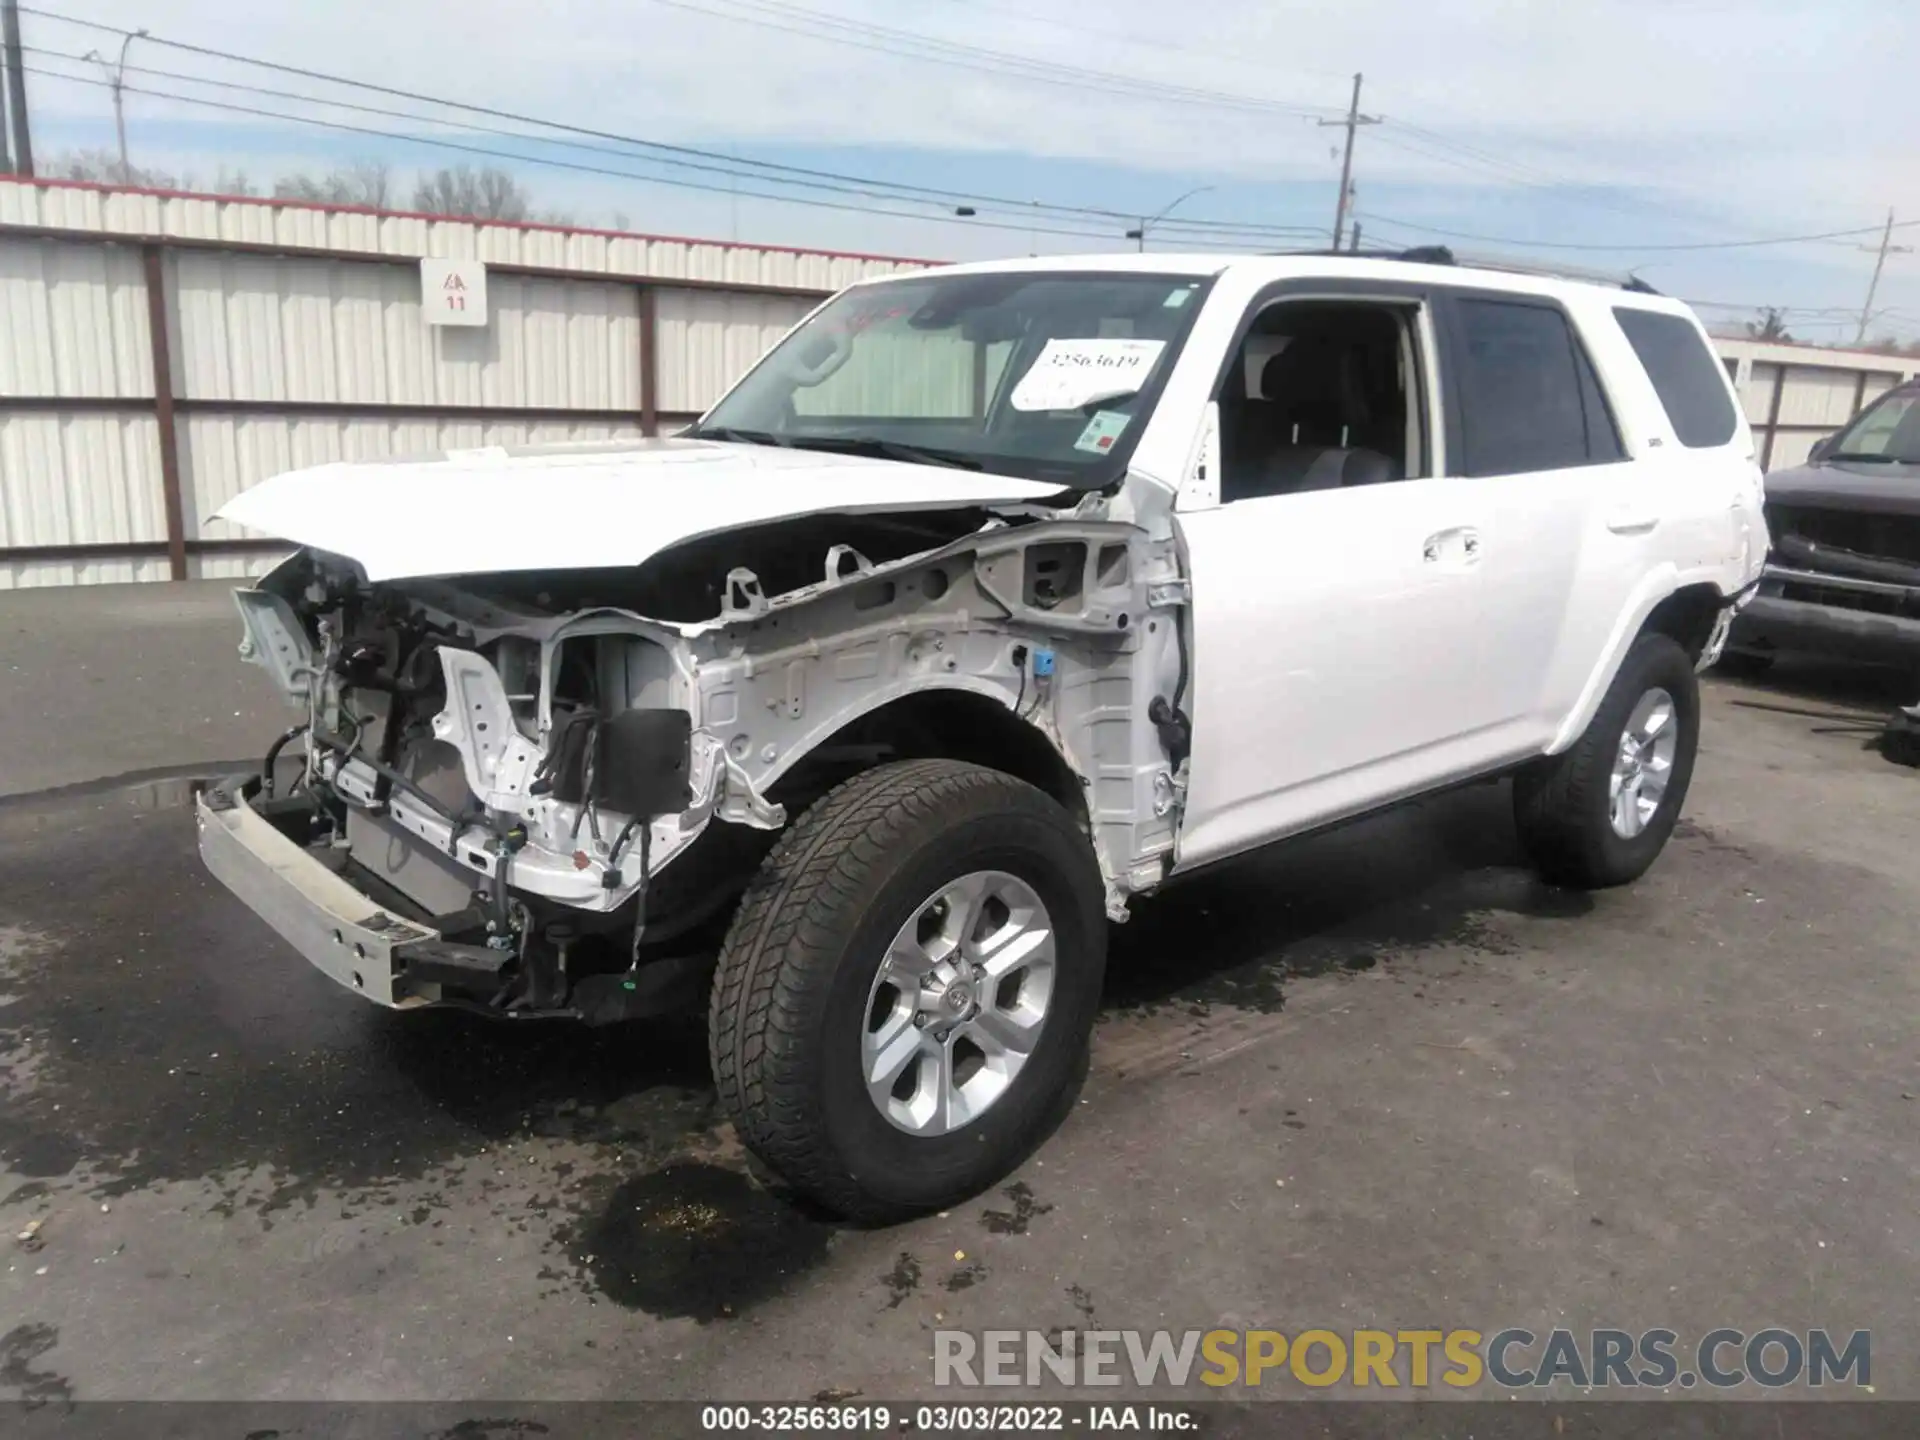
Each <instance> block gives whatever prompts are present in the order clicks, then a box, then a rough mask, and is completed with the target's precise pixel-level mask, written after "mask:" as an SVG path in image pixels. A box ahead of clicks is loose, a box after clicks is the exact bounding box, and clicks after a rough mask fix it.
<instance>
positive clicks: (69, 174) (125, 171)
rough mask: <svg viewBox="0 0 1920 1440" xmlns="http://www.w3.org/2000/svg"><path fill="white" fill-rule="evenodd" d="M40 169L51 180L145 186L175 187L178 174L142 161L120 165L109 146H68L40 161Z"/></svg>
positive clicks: (148, 188) (158, 187) (157, 187)
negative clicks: (88, 148)
mask: <svg viewBox="0 0 1920 1440" xmlns="http://www.w3.org/2000/svg"><path fill="white" fill-rule="evenodd" d="M38 169H39V171H40V173H41V174H42V175H44V176H46V177H47V178H49V179H52V180H85V181H89V182H91V183H92V184H95V185H138V186H140V187H142V188H143V189H147V190H178V189H181V188H182V186H181V184H180V177H179V176H178V175H174V174H171V173H170V172H168V171H165V170H153V169H149V168H147V167H146V166H143V165H122V164H121V163H120V157H119V156H118V155H116V154H114V153H113V152H112V151H111V150H68V151H65V152H64V153H62V154H59V155H55V156H54V157H53V158H52V159H51V160H48V161H44V162H42V163H41V164H40V165H39V167H38Z"/></svg>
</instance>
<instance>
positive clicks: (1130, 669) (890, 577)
mask: <svg viewBox="0 0 1920 1440" xmlns="http://www.w3.org/2000/svg"><path fill="white" fill-rule="evenodd" d="M1106 507H1107V502H1106V500H1105V499H1104V498H1103V497H1100V496H1088V497H1085V499H1084V503H1082V504H1081V505H1080V506H1079V507H1078V508H1077V509H1075V510H1073V511H1072V512H1065V513H1063V512H1058V511H1053V510H1048V509H1043V508H1041V507H1038V506H1017V507H1008V506H995V507H976V508H949V509H938V510H920V511H912V512H906V513H893V512H883V513H867V514H819V515H803V516H798V517H793V518H788V519H785V520H781V521H778V522H775V523H768V524H764V525H760V526H757V527H753V528H748V529H739V530H730V531H725V532H722V533H720V534H714V535H707V536H704V537H700V538H697V539H692V540H688V541H686V542H683V543H681V544H678V545H675V546H673V547H672V548H670V549H667V550H664V551H662V552H660V553H658V554H656V555H654V556H653V557H652V558H651V559H649V560H648V561H646V563H644V564H642V565H639V566H636V567H631V568H622V569H585V570H529V571H521V572H503V573H489V574H483V575H463V576H457V577H452V578H432V579H420V578H406V579H396V580H390V581H385V582H380V583H370V582H368V581H367V580H366V579H365V575H364V571H363V570H362V569H361V568H360V566H358V565H357V564H355V563H354V562H352V561H350V560H347V559H344V558H341V557H338V556H334V555H330V554H328V553H326V552H324V551H319V550H313V549H308V550H303V551H301V552H299V553H298V554H296V555H295V556H294V557H293V558H291V559H290V560H288V561H287V562H286V563H284V564H283V565H282V566H280V567H279V568H278V569H276V570H275V571H274V572H272V573H271V574H270V575H268V576H267V577H265V578H264V579H263V580H262V581H261V582H260V583H259V584H258V586H257V587H256V588H253V589H250V590H242V591H240V592H238V593H237V597H236V598H237V600H238V603H239V605H240V609H241V612H242V615H243V618H244V620H245V624H246V631H247V636H246V640H245V642H244V644H243V651H244V653H246V654H247V655H248V657H249V658H251V659H252V660H254V661H255V662H256V663H258V664H260V665H261V666H263V667H264V668H266V669H267V670H268V671H269V672H270V673H271V674H272V675H273V677H274V678H275V680H276V682H277V683H278V685H279V686H280V688H281V689H282V691H283V692H284V693H285V694H286V696H287V697H288V698H289V700H290V701H292V702H293V703H294V704H295V705H297V706H298V707H300V708H301V709H302V710H303V711H304V718H303V719H302V720H301V721H300V723H299V724H297V725H295V726H293V727H292V728H290V729H289V730H288V732H287V733H286V734H285V735H283V736H282V737H281V739H280V741H279V742H277V743H276V745H275V747H274V750H273V752H272V753H271V754H270V755H269V756H268V759H267V764H266V766H265V769H264V774H263V777H262V780H261V786H260V789H261V793H260V794H259V796H258V798H257V799H256V800H254V801H253V802H252V806H253V808H254V809H255V810H256V811H257V812H259V813H260V814H261V815H263V816H264V817H265V818H267V819H268V820H269V821H270V822H271V823H272V824H273V825H274V827H275V828H277V829H278V830H280V831H281V833H282V834H284V835H286V836H288V837H290V838H292V839H293V840H295V841H296V842H297V843H298V844H300V845H301V846H302V847H303V848H304V849H305V850H306V851H307V852H308V853H309V854H310V855H312V856H314V857H315V858H318V859H320V860H321V861H322V862H323V863H324V864H326V865H327V866H328V868H329V869H331V870H332V871H333V872H334V873H335V874H337V875H338V876H339V877H340V878H341V879H343V880H344V881H346V882H347V883H348V884H349V885H351V886H352V887H353V889H354V890H355V891H357V892H358V893H360V894H362V895H364V896H366V897H367V898H368V900H370V901H372V902H373V903H374V904H376V905H378V906H380V907H383V909H384V910H386V911H388V912H390V913H392V914H394V915H400V916H404V917H405V918H406V919H407V920H409V921H411V922H414V923H416V924H418V925H420V926H423V927H425V930H426V931H428V932H431V933H432V934H437V935H438V936H439V937H440V940H439V941H438V942H433V943H428V944H424V945H419V944H416V945H411V946H406V947H401V949H402V950H404V951H406V952H407V953H406V954H405V956H404V958H403V959H401V958H397V959H396V960H395V962H394V964H395V974H394V975H393V976H392V977H391V994H392V996H393V1003H395V1004H436V1003H438V1004H457V1005H465V1006H469V1007H475V1008H481V1009H485V1010H489V1011H493V1012H499V1013H506V1014H511V1015H520V1016H533V1015H557V1014H565V1015H574V1016H579V1017H582V1018H586V1019H589V1020H612V1019H618V1018H624V1017H627V1016H632V1015H640V1014H648V1013H657V1012H659V1011H662V1010H666V1009H672V1008H678V1006H680V1005H681V1004H683V1003H687V1002H689V1001H694V1000H697V999H699V998H700V997H701V995H702V994H703V993H704V986H705V984H706V981H707V977H708V974H709V973H710V968H711V963H712V956H713V954H714V952H715V951H716V949H717V948H718V945H719V943H720V940H721V938H722V936H723V934H724V931H725V927H726V925H727V924H728V922H729V919H730V917H731V915H732V912H733V909H734V902H735V900H736V899H737V898H738V896H739V895H740V893H741V892H742V890H743V889H744V888H745V887H746V885H747V883H748V882H749V880H750V879H751V877H752V875H753V873H754V871H755V869H756V867H757V866H758V864H759V862H760V860H761V859H762V858H763V857H764V856H765V854H766V852H767V851H768V850H769V849H770V848H771V846H772V845H773V843H774V841H775V839H776V838H777V834H778V832H779V830H780V829H781V828H782V827H783V826H784V824H785V822H786V820H787V818H788V817H789V816H791V815H795V814H798V813H799V812H800V811H801V810H802V809H804V808H805V807H806V806H807V805H809V804H810V803H812V802H813V801H814V800H815V799H817V798H818V797H819V796H820V795H822V794H824V793H825V792H826V791H827V790H828V789H830V788H831V787H832V786H833V785H835V784H837V783H839V782H840V781H842V780H844V779H846V778H847V777H848V776H850V775H851V774H854V773H856V772H858V771H860V770H863V769H866V768H868V767H870V766H873V765H875V764H880V763H884V762H885V761H887V760H891V759H897V758H911V757H914V756H918V755H936V754H937V755H949V756H954V757H956V758H973V759H979V760H981V761H982V762H983V763H990V764H994V765H996V766H998V767H999V768H1002V769H1006V770H1009V771H1010V772H1012V773H1014V774H1016V775H1019V776H1020V777H1021V778H1024V779H1027V780H1029V781H1031V782H1032V783H1034V784H1037V785H1039V786H1041V788H1043V789H1045V790H1047V791H1048V792H1049V793H1051V794H1053V795H1054V796H1055V798H1057V799H1059V800H1061V801H1062V802H1063V803H1065V804H1066V805H1067V806H1068V808H1069V810H1070V811H1071V812H1072V813H1074V814H1075V815H1077V816H1079V817H1081V818H1082V820H1083V822H1084V824H1085V825H1086V828H1087V831H1088V835H1089V838H1090V841H1091V843H1092V845H1093V848H1094V851H1095V854H1096V856H1097V857H1098V860H1099V863H1100V867H1101V870H1102V873H1103V875H1104V877H1105V880H1106V884H1107V892H1108V910H1109V913H1110V914H1111V915H1112V916H1113V917H1114V918H1116V919H1123V918H1124V917H1125V907H1126V900H1127V897H1128V896H1129V895H1130V894H1132V893H1135V892H1138V891H1142V890H1145V889H1149V888H1151V887H1152V886H1153V885H1156V884H1157V883H1159V881H1160V880H1161V879H1162V878H1163V877H1164V875H1165V873H1166V871H1167V869H1168V867H1169V866H1170V864H1171V859H1172V853H1173V846H1174V837H1175V825H1176V822H1177V818H1178V811H1179V805H1180V799H1181V795H1182V793H1183V790H1184V785H1185V760H1186V749H1187V729H1188V727H1187V722H1186V719H1185V716H1184V713H1183V711H1182V703H1183V696H1184V692H1185V690H1186V687H1187V684H1188V678H1189V677H1188V673H1187V661H1186V643H1185V637H1184V625H1185V620H1186V613H1187V607H1186V586H1185V582H1184V581H1183V580H1182V578H1181V571H1180V565H1179V561H1178V557H1177V554H1176V552H1175V547H1174V540H1173V539H1172V537H1171V535H1167V536H1165V537H1162V538H1155V537H1153V536H1150V534H1149V533H1148V531H1146V530H1143V529H1142V528H1140V527H1139V526H1137V525H1135V524H1132V523H1129V522H1128V521H1126V520H1123V519H1116V518H1109V515H1108V511H1107V508H1106ZM336 938H337V937H336ZM399 954H400V952H399V951H396V955H397V956H398V955H399ZM356 978H358V977H356Z"/></svg>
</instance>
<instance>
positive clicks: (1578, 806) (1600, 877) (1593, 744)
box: [1513, 634, 1700, 890]
mask: <svg viewBox="0 0 1920 1440" xmlns="http://www.w3.org/2000/svg"><path fill="white" fill-rule="evenodd" d="M1656 691H1664V692H1665V693H1666V694H1667V696H1668V697H1670V699H1671V702H1672V703H1671V712H1672V713H1671V718H1670V719H1669V721H1668V722H1667V725H1666V726H1663V727H1661V730H1662V732H1663V733H1664V731H1665V730H1666V729H1667V728H1668V727H1671V731H1672V734H1673V751H1672V755H1671V757H1670V760H1669V762H1668V765H1667V768H1666V769H1665V771H1664V772H1663V774H1664V789H1663V790H1662V791H1661V793H1660V795H1659V798H1658V803H1657V805H1655V806H1654V808H1653V810H1652V813H1651V814H1650V815H1646V816H1644V817H1643V818H1641V819H1640V820H1639V829H1638V830H1637V831H1636V832H1635V833H1632V834H1623V833H1622V831H1621V829H1620V828H1619V827H1618V826H1617V825H1616V823H1615V817H1614V794H1613V787H1612V780H1613V774H1614V765H1615V760H1616V758H1618V757H1620V756H1621V754H1622V747H1623V741H1624V740H1625V737H1626V731H1627V727H1628V723H1629V721H1630V720H1632V719H1633V718H1634V717H1635V713H1636V710H1637V709H1638V708H1639V707H1640V706H1641V704H1642V702H1643V700H1645V699H1647V698H1648V697H1650V696H1652V695H1653V694H1654V692H1656ZM1699 742H1700V687H1699V680H1698V677H1697V676H1696V675H1695V673H1694V668H1693V662H1692V660H1690V659H1689V658H1688V656H1687V652H1686V651H1685V650H1683V649H1681V648H1680V646H1679V644H1678V643H1677V642H1676V641H1674V640H1673V639H1672V638H1671V637H1670V636H1666V635H1660V634H1648V635H1642V636H1641V637H1640V638H1639V639H1637V640H1635V641H1634V642H1633V647H1632V648H1631V649H1630V650H1628V651H1627V656H1626V659H1625V660H1624V661H1622V662H1621V665H1620V670H1619V673H1618V674H1617V675H1615V676H1614V679H1613V684H1612V685H1611V686H1610V687H1608V690H1607V693H1606V697H1605V698H1604V699H1603V700H1602V701H1601V702H1600V708H1599V710H1598V711H1596V712H1595V714H1594V717H1593V719H1592V721H1591V722H1589V724H1588V725H1587V728H1586V730H1585V731H1583V732H1582V733H1581V735H1580V738H1579V739H1578V740H1576V741H1574V743H1573V744H1572V745H1571V746H1570V747H1569V748H1568V749H1567V750H1565V751H1563V752H1562V753H1561V754H1559V755H1554V756H1550V757H1548V758H1547V759H1544V760H1541V761H1538V762H1536V763H1535V764H1533V765H1531V766H1529V767H1528V768H1527V769H1525V770H1523V771H1521V772H1520V774H1518V775H1516V776H1515V777H1514V783H1513V810H1514V820H1515V823H1516V825H1517V826H1518V829H1519V832H1520V843H1521V845H1522V847H1523V848H1524V849H1525V850H1526V851H1527V854H1528V856H1529V858H1531V859H1532V861H1533V863H1534V865H1535V866H1536V867H1537V868H1538V869H1539V871H1540V873H1541V875H1542V876H1544V877H1545V878H1546V879H1548V880H1550V881H1552V882H1554V883H1555V884H1559V885H1566V886H1571V887H1574V888H1577V889H1589V890H1591V889H1602V888H1604V887H1607V886H1610V885H1624V884H1626V883H1627V882H1628V881H1630V880H1637V879H1639V878H1640V876H1641V875H1643V874H1645V873H1646V870H1647V867H1648V866H1650V865H1652V864H1653V862H1654V860H1655V858H1656V857H1658V855H1659V854H1660V851H1661V849H1662V848H1663V847H1664V846H1665V845H1666V843H1667V837H1668V836H1670V835H1671V834H1672V833H1673V826H1674V822H1675V820H1677V819H1678V818H1679V815H1680V808H1681V806H1682V805H1684V804H1685V803H1686V798H1687V786H1688V784H1689V783H1690V782H1691V781H1692V779H1693V762H1694V755H1695V753H1696V751H1697V750H1698V748H1699ZM1655 751H1657V746H1656V747H1654V750H1650V751H1649V754H1650V755H1651V757H1652V759H1653V760H1655V761H1657V758H1658V756H1657V753H1655ZM1654 769H1655V766H1654V765H1653V764H1651V763H1649V764H1648V766H1647V770H1648V772H1649V773H1652V772H1653V771H1654ZM1650 783H1651V782H1649V781H1644V780H1643V782H1642V790H1641V792H1638V793H1644V789H1645V787H1646V785H1648V784H1650ZM1636 808H1637V807H1636ZM1624 823H1627V824H1628V825H1631V823H1632V821H1631V820H1629V821H1626V822H1624Z"/></svg>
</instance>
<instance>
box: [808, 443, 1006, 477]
mask: <svg viewBox="0 0 1920 1440" xmlns="http://www.w3.org/2000/svg"><path fill="white" fill-rule="evenodd" d="M790 443H791V444H792V445H793V447H794V449H796V450H828V451H831V452H833V453H834V454H836V455H870V456H872V457H874V458H875V459H879V460H905V461H907V462H908V463H910V464H916V465H946V466H949V467H951V468H952V469H955V470H984V469H986V468H987V467H986V466H985V465H984V464H982V463H981V462H980V461H978V460H976V459H974V457H973V456H971V455H963V454H961V453H960V452H959V451H957V450H935V449H930V448H929V447H927V446H925V445H909V444H907V443H906V442H905V441H903V440H876V439H873V438H871V437H869V436H865V435H802V436H797V437H795V438H794V439H793V440H792V441H791V442H790Z"/></svg>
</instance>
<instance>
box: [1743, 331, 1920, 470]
mask: <svg viewBox="0 0 1920 1440" xmlns="http://www.w3.org/2000/svg"><path fill="white" fill-rule="evenodd" d="M1714 344H1715V347H1716V348H1717V349H1718V350H1719V352H1720V357H1721V361H1722V363H1723V364H1725V365H1726V367H1727V371H1728V373H1729V374H1731V375H1732V376H1733V383H1734V389H1735V390H1736V391H1738V392H1739V396H1740V404H1741V408H1742V409H1743V410H1744V411H1745V412H1746V416H1747V423H1748V424H1750V425H1751V426H1752V427H1753V432H1754V442H1755V444H1756V445H1757V446H1758V447H1759V453H1760V459H1761V463H1762V464H1763V465H1764V466H1765V467H1766V468H1767V469H1768V470H1786V469H1791V468H1792V467H1793V466H1795V465H1804V464H1805V463H1806V459H1807V452H1808V451H1809V450H1811V449H1812V448H1813V444H1814V442H1815V441H1816V440H1818V439H1820V437H1821V436H1823V435H1829V434H1832V433H1833V432H1834V431H1835V430H1838V429H1839V428H1840V427H1841V426H1842V425H1844V424H1846V423H1847V421H1849V420H1851V419H1852V418H1853V417H1854V415H1855V414H1856V413H1857V412H1858V411H1859V410H1860V409H1861V408H1862V407H1863V406H1866V405H1870V404H1872V403H1873V402H1874V401H1875V400H1877V399H1879V398H1880V396H1882V395H1884V394H1886V393H1887V391H1889V390H1891V389H1892V388H1893V387H1894V386H1896V385H1898V384H1900V383H1901V382H1902V381H1903V380H1910V379H1912V378H1913V377H1914V376H1915V374H1917V373H1920V361H1916V360H1913V359H1909V358H1906V357H1903V356H1898V355H1879V354H1875V353H1874V352H1872V351H1869V350H1823V349H1814V348H1812V347H1809V346H1800V345H1781V344H1774V343H1771V342H1767V341H1759V340H1733V339H1727V340H1716V341H1715V342H1714Z"/></svg>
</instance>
